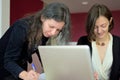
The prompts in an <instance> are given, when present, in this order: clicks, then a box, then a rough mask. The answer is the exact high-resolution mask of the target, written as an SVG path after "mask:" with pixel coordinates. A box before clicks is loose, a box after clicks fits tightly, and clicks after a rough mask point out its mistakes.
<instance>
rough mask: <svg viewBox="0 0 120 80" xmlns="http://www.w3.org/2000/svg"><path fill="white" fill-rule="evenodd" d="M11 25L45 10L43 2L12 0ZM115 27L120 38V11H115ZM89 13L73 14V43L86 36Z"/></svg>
mask: <svg viewBox="0 0 120 80" xmlns="http://www.w3.org/2000/svg"><path fill="white" fill-rule="evenodd" d="M10 3H11V5H10V24H12V23H13V22H14V21H16V20H17V19H19V18H21V17H23V16H24V15H26V14H27V13H33V12H35V11H38V10H40V9H42V8H43V2H42V1H41V0H10ZM112 14H113V18H114V21H115V26H114V29H113V31H112V33H113V34H115V35H118V36H120V31H119V30H120V11H113V12H112ZM86 15H87V13H76V14H71V19H72V29H71V30H72V41H77V40H78V38H79V37H80V36H82V35H85V34H86V33H85V21H86Z"/></svg>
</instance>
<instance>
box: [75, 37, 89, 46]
mask: <svg viewBox="0 0 120 80" xmlns="http://www.w3.org/2000/svg"><path fill="white" fill-rule="evenodd" d="M88 42H89V41H88V38H87V36H81V37H80V38H79V39H78V41H77V44H78V45H79V44H86V43H88Z"/></svg>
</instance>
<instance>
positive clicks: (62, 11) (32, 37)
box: [27, 3, 71, 48]
mask: <svg viewBox="0 0 120 80" xmlns="http://www.w3.org/2000/svg"><path fill="white" fill-rule="evenodd" d="M41 17H44V18H45V19H54V20H56V21H58V22H59V21H64V22H65V25H64V27H63V29H62V31H61V32H60V33H59V35H60V40H64V41H66V42H67V41H68V40H69V39H70V38H69V36H70V25H71V21H70V11H69V9H68V7H67V6H65V5H64V4H62V3H51V4H48V5H47V6H45V7H44V8H43V9H42V10H40V11H38V12H37V13H36V14H33V15H31V16H29V17H27V23H28V25H29V26H30V28H29V30H28V37H27V39H28V42H29V44H28V45H29V48H31V47H32V46H33V45H39V44H41V38H42V22H41ZM59 35H58V36H59Z"/></svg>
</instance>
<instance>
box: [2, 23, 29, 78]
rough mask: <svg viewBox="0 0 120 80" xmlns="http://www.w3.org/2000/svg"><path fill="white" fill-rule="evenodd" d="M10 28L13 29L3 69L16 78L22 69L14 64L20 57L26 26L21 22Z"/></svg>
mask: <svg viewBox="0 0 120 80" xmlns="http://www.w3.org/2000/svg"><path fill="white" fill-rule="evenodd" d="M11 27H13V29H12V31H11V34H10V37H9V40H8V44H7V48H6V51H5V56H4V67H5V69H7V70H8V71H9V72H10V73H11V74H12V75H14V76H15V77H17V78H18V76H19V73H20V72H21V71H23V68H21V67H20V66H19V65H18V64H17V63H16V62H17V61H18V60H19V59H20V58H21V57H22V56H21V52H22V48H23V43H24V41H25V38H26V29H25V27H27V24H25V23H24V22H22V21H17V22H16V23H15V24H13V26H11Z"/></svg>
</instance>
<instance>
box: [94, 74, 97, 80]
mask: <svg viewBox="0 0 120 80" xmlns="http://www.w3.org/2000/svg"><path fill="white" fill-rule="evenodd" d="M94 78H95V80H98V73H97V72H94Z"/></svg>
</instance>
